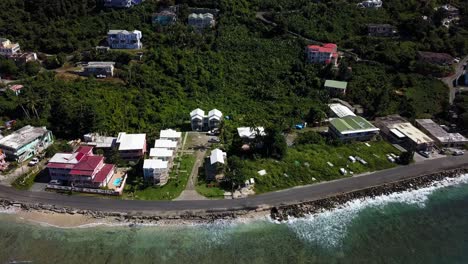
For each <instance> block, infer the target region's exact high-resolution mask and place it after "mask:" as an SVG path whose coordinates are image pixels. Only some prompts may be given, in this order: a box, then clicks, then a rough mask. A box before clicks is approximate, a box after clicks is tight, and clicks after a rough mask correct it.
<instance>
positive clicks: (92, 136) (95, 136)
mask: <svg viewBox="0 0 468 264" xmlns="http://www.w3.org/2000/svg"><path fill="white" fill-rule="evenodd" d="M83 139H84V143H83V145H86V146H92V147H94V148H95V149H102V150H104V151H106V150H107V151H109V150H111V149H112V148H114V147H115V145H116V141H117V138H116V137H107V136H102V135H100V134H99V133H88V134H85V135H84V136H83Z"/></svg>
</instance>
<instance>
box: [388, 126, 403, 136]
mask: <svg viewBox="0 0 468 264" xmlns="http://www.w3.org/2000/svg"><path fill="white" fill-rule="evenodd" d="M390 132H392V133H393V134H394V135H395V136H396V137H398V138H405V137H406V136H405V135H404V134H403V133H401V132H400V131H398V129H396V128H392V129H390Z"/></svg>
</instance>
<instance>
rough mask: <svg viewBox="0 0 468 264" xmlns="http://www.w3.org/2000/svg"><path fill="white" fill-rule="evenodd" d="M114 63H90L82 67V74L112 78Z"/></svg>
mask: <svg viewBox="0 0 468 264" xmlns="http://www.w3.org/2000/svg"><path fill="white" fill-rule="evenodd" d="M114 65H115V62H105V61H90V62H88V64H86V65H85V66H84V71H83V74H84V75H86V76H95V77H96V76H105V77H112V76H114Z"/></svg>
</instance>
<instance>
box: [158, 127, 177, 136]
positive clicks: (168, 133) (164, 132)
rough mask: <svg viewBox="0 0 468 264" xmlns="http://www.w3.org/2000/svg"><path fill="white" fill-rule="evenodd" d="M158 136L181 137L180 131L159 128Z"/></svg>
mask: <svg viewBox="0 0 468 264" xmlns="http://www.w3.org/2000/svg"><path fill="white" fill-rule="evenodd" d="M159 137H160V138H181V137H182V132H177V131H175V130H174V129H165V130H161V132H160V133H159Z"/></svg>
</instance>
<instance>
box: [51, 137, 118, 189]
mask: <svg viewBox="0 0 468 264" xmlns="http://www.w3.org/2000/svg"><path fill="white" fill-rule="evenodd" d="M47 168H48V169H49V174H50V177H51V179H52V180H60V181H63V182H66V183H68V184H70V185H73V186H81V187H94V188H99V187H104V186H107V184H108V183H109V181H110V179H111V178H112V176H113V175H114V172H115V166H114V165H112V164H106V163H104V157H102V156H96V155H94V154H93V147H90V146H81V147H79V148H78V149H77V150H76V151H75V152H73V153H57V154H55V155H54V156H53V157H52V159H50V161H49V163H48V164H47Z"/></svg>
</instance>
